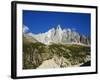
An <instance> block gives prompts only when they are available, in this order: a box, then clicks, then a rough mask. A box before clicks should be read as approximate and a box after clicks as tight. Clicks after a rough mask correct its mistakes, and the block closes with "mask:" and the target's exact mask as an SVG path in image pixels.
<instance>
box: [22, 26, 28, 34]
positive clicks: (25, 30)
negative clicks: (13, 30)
mask: <svg viewBox="0 0 100 80" xmlns="http://www.w3.org/2000/svg"><path fill="white" fill-rule="evenodd" d="M27 31H29V28H28V27H27V26H25V25H24V26H23V33H26V32H27Z"/></svg>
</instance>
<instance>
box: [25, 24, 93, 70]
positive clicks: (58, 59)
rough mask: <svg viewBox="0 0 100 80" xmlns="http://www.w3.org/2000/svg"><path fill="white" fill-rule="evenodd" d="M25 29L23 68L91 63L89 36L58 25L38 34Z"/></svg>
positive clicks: (61, 66)
mask: <svg viewBox="0 0 100 80" xmlns="http://www.w3.org/2000/svg"><path fill="white" fill-rule="evenodd" d="M26 30H28V28H25V29H24V30H23V69H39V68H63V67H73V66H90V65H91V63H90V62H91V54H90V53H91V47H90V37H86V36H84V35H81V34H79V33H78V32H75V31H73V30H71V29H63V30H62V29H61V27H60V25H58V27H57V28H56V29H55V28H52V29H50V30H49V31H47V32H45V33H40V34H33V33H30V32H27V31H26ZM84 63H86V64H85V65H84ZM87 63H88V64H87Z"/></svg>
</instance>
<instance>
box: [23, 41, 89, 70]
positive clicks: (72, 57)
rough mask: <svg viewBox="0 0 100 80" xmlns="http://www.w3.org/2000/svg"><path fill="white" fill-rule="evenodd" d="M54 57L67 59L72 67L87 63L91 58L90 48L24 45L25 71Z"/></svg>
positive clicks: (36, 44)
mask: <svg viewBox="0 0 100 80" xmlns="http://www.w3.org/2000/svg"><path fill="white" fill-rule="evenodd" d="M54 55H57V56H58V57H62V56H63V57H64V58H66V59H67V60H68V61H69V62H70V63H71V65H76V64H80V63H85V62H86V60H85V59H86V57H87V56H90V47H87V46H81V45H76V44H66V45H63V44H51V45H45V44H42V43H40V42H35V43H31V42H30V43H25V42H24V43H23V69H35V68H37V67H38V66H39V65H41V64H42V62H43V61H45V60H48V59H51V58H53V56H54Z"/></svg>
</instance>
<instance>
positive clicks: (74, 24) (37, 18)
mask: <svg viewBox="0 0 100 80" xmlns="http://www.w3.org/2000/svg"><path fill="white" fill-rule="evenodd" d="M90 21H91V15H90V14H88V13H69V12H47V11H28V10H23V25H25V26H28V28H29V29H30V31H31V32H32V33H35V34H37V33H42V32H47V31H48V30H49V29H51V28H53V27H54V28H56V27H57V25H58V24H60V26H61V28H62V29H64V28H71V29H75V30H76V31H77V32H79V33H80V34H84V35H86V36H89V35H90V28H91V25H90V24H91V22H90Z"/></svg>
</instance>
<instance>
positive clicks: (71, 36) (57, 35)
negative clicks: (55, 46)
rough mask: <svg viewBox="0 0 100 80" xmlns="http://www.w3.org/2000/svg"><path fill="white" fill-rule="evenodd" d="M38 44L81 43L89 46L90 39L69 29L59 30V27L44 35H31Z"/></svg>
mask: <svg viewBox="0 0 100 80" xmlns="http://www.w3.org/2000/svg"><path fill="white" fill-rule="evenodd" d="M31 36H32V37H34V38H35V39H36V40H38V41H39V42H42V43H44V44H50V43H64V44H65V43H82V44H86V45H90V37H89V36H85V35H82V34H79V33H78V32H76V31H74V30H71V29H63V30H62V29H61V27H60V25H58V26H57V28H56V29H55V28H52V29H50V30H48V31H47V32H45V33H39V34H32V35H31Z"/></svg>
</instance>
